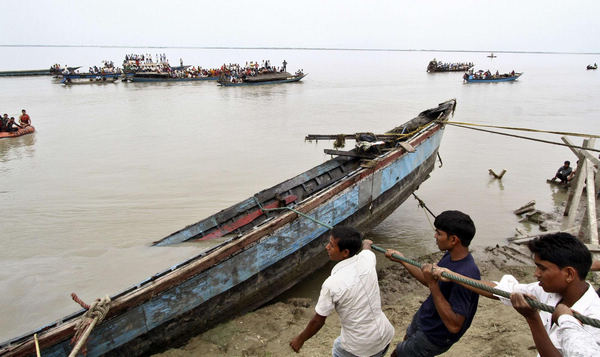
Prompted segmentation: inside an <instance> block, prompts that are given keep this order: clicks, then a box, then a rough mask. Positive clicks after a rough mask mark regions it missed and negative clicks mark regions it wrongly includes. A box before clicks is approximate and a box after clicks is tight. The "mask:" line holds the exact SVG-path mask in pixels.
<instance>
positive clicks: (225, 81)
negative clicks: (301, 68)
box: [217, 72, 308, 87]
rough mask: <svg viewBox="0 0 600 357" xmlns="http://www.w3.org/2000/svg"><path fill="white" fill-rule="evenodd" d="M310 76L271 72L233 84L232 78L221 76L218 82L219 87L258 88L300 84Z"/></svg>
mask: <svg viewBox="0 0 600 357" xmlns="http://www.w3.org/2000/svg"><path fill="white" fill-rule="evenodd" d="M307 75H308V74H304V73H302V72H297V73H296V74H294V75H291V74H289V73H288V72H269V73H262V74H257V75H256V76H246V77H244V78H235V79H234V81H233V82H232V80H231V76H225V75H223V76H221V77H220V78H219V79H218V80H217V82H218V83H219V85H221V86H224V87H235V86H256V85H261V84H279V83H289V82H298V81H300V80H301V79H302V78H304V77H306V76H307Z"/></svg>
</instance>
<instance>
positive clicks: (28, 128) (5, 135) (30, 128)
mask: <svg viewBox="0 0 600 357" xmlns="http://www.w3.org/2000/svg"><path fill="white" fill-rule="evenodd" d="M34 131H35V128H34V127H33V126H31V125H29V126H26V127H24V128H22V129H19V130H17V131H12V132H6V131H0V139H3V138H14V137H17V136H21V135H27V134H31V133H33V132H34Z"/></svg>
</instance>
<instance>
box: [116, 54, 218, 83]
mask: <svg viewBox="0 0 600 357" xmlns="http://www.w3.org/2000/svg"><path fill="white" fill-rule="evenodd" d="M157 56H159V57H157V58H159V62H153V61H152V55H151V54H146V55H134V54H132V55H126V56H125V60H124V61H123V73H124V75H123V81H125V82H189V81H207V80H217V79H218V78H219V75H220V74H221V73H220V71H219V70H217V69H203V68H202V67H200V66H198V67H195V66H190V65H187V66H186V65H184V64H183V60H182V59H180V66H175V67H173V66H171V65H170V64H169V61H168V60H167V57H166V55H165V54H162V55H157Z"/></svg>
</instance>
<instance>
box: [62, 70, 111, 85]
mask: <svg viewBox="0 0 600 357" xmlns="http://www.w3.org/2000/svg"><path fill="white" fill-rule="evenodd" d="M120 77H121V73H70V74H64V75H63V79H62V81H61V83H62V84H67V85H68V84H84V83H89V84H101V83H114V82H116V81H118V80H119V78H120Z"/></svg>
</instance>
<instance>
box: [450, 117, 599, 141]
mask: <svg viewBox="0 0 600 357" xmlns="http://www.w3.org/2000/svg"><path fill="white" fill-rule="evenodd" d="M446 123H447V124H460V125H469V126H480V127H483V128H496V129H507V130H519V131H529V132H534V133H547V134H558V135H566V136H579V137H583V138H597V139H598V138H600V135H594V134H581V133H573V132H567V131H551V130H541V129H531V128H519V127H513V126H500V125H485V124H476V123H465V122H459V121H448V122H446Z"/></svg>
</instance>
